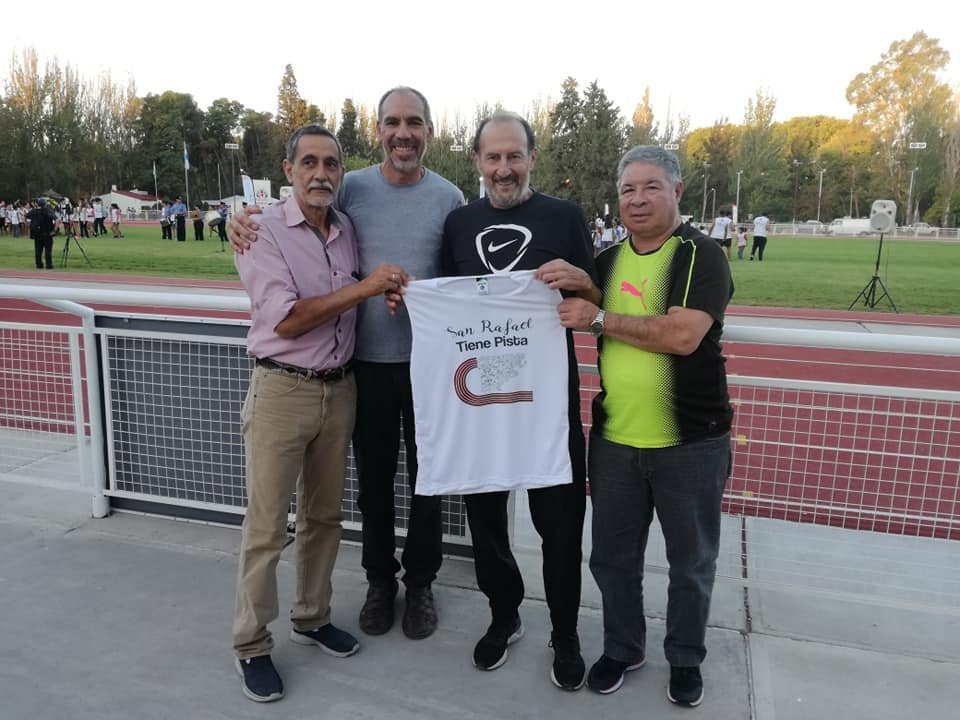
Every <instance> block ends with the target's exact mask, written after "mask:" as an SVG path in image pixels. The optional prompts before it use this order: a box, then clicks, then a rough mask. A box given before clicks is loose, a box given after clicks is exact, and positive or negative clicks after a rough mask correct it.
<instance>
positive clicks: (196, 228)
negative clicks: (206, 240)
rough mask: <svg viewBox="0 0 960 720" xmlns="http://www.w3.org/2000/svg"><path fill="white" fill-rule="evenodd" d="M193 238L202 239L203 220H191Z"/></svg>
mask: <svg viewBox="0 0 960 720" xmlns="http://www.w3.org/2000/svg"><path fill="white" fill-rule="evenodd" d="M193 239H194V240H203V220H194V221H193Z"/></svg>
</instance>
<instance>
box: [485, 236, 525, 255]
mask: <svg viewBox="0 0 960 720" xmlns="http://www.w3.org/2000/svg"><path fill="white" fill-rule="evenodd" d="M519 239H520V238H514V239H513V240H507V241H506V242H502V243H500V244H499V245H495V244H493V243H490V245H489V247H488V248H487V249H488V250H489V251H490V252H496V251H497V250H503V249H504V248H505V247H506V246H507V245H513V243H515V242H516V241H517V240H519Z"/></svg>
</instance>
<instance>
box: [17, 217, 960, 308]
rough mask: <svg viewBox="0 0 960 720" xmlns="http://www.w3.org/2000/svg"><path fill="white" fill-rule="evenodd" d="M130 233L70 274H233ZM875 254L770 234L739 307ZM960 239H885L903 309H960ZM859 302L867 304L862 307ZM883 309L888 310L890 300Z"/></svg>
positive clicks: (861, 264) (137, 231) (203, 251)
mask: <svg viewBox="0 0 960 720" xmlns="http://www.w3.org/2000/svg"><path fill="white" fill-rule="evenodd" d="M124 234H125V235H126V237H125V238H122V239H117V240H114V239H113V238H111V237H106V238H90V239H89V240H83V241H82V242H83V246H84V249H85V250H86V252H87V255H88V256H89V258H90V260H91V262H92V263H93V266H92V267H91V266H89V265H87V263H86V262H85V261H84V259H83V256H82V255H81V254H80V253H79V252H78V251H77V250H76V248H75V247H73V245H71V252H70V256H69V263H68V267H67V269H68V270H70V271H72V272H96V273H117V274H126V275H156V276H165V277H192V278H215V279H228V280H229V279H236V278H237V274H236V271H235V270H234V267H233V259H232V255H231V253H230V250H229V247H228V248H227V252H220V242H219V240H217V239H216V236H214V237H213V238H212V239H211V238H210V237H209V233H207V239H206V240H205V241H204V242H196V241H194V240H192V239H191V238H192V237H193V228H192V227H189V226H188V227H187V238H188V240H187V241H186V242H183V243H178V242H176V241H170V240H161V239H160V227H159V226H158V225H150V226H135V225H127V226H125V227H124ZM62 252H63V237H62V236H58V237H56V238H55V239H54V262H55V265H56V266H57V270H56V271H54V272H59V271H60V270H61V268H60V259H61V255H62ZM876 256H877V240H876V239H875V238H790V237H771V238H770V241H769V243H768V245H767V252H766V259H765V260H764V262H762V263H761V262H757V261H754V262H749V261H748V260H746V259H744V260H737V258H736V253H735V252H734V258H733V262H732V267H733V277H734V282H735V284H736V288H737V290H736V294H735V295H734V299H733V302H734V303H736V304H738V305H773V306H782V307H809V308H834V309H846V308H847V307H848V306H849V305H850V303H851V302H852V301H853V298H854V297H856V296H857V293H859V292H860V290H861V289H862V288H863V286H864V285H865V284H866V283H867V282H868V281H869V280H870V278H871V276H872V275H873V269H874V263H875V260H876ZM33 267H34V264H33V242H32V241H31V240H30V239H29V238H17V239H14V238H11V237H10V236H5V237H0V274H2V271H3V269H4V268H10V269H21V270H29V269H32V268H33ZM958 271H960V243H938V242H924V241H917V240H892V241H885V242H884V245H883V256H882V258H881V263H880V277H881V278H882V279H883V281H884V283H885V284H886V285H887V288H888V289H889V291H890V294H891V295H892V296H893V298H894V300H895V301H896V303H897V306H898V308H899V309H900V311H901V312H912V313H927V314H943V315H952V314H957V313H960V291H958V288H957V285H958V281H960V272H958ZM861 307H862V306H861ZM878 309H884V310H886V309H888V307H887V306H886V304H883V305H881V306H878Z"/></svg>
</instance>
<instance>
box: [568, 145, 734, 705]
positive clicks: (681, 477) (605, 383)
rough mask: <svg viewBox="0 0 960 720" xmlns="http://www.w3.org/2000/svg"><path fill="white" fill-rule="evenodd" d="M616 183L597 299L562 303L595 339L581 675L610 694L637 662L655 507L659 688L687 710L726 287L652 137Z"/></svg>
mask: <svg viewBox="0 0 960 720" xmlns="http://www.w3.org/2000/svg"><path fill="white" fill-rule="evenodd" d="M617 187H618V192H619V198H620V217H621V218H622V219H623V222H624V224H625V225H626V227H627V229H628V230H629V231H630V233H631V236H630V238H629V240H628V242H624V243H621V244H620V245H616V246H614V247H612V248H610V249H608V250H606V251H604V252H602V253H601V254H600V256H599V257H598V258H597V266H598V270H599V274H600V286H601V288H602V289H603V302H602V303H600V304H596V303H591V302H588V301H586V300H582V299H580V298H569V299H565V300H564V301H563V302H562V303H561V304H560V321H561V323H562V324H563V326H564V327H567V328H574V329H578V330H587V329H589V330H590V331H591V332H592V333H593V334H594V335H595V336H596V337H597V338H598V345H599V349H600V365H599V367H600V381H601V385H602V390H601V393H600V394H599V395H598V396H597V398H596V400H595V401H594V406H593V427H592V429H591V432H590V499H591V502H592V505H593V551H592V553H591V556H590V569H591V571H592V572H593V576H594V578H595V579H596V581H597V585H598V586H599V587H600V593H601V595H602V596H603V630H604V633H603V656H602V657H601V658H600V659H599V660H598V661H597V662H596V663H595V664H594V665H593V667H591V668H590V674H589V675H588V677H587V684H588V686H589V687H590V688H591V689H592V690H595V691H597V692H599V693H611V692H614V691H615V690H617V689H618V688H619V687H620V686H621V685H622V684H623V679H624V676H625V674H626V673H627V672H628V671H630V670H636V669H637V668H639V667H641V666H642V665H643V664H644V662H645V660H646V657H645V652H646V648H645V643H646V623H645V620H644V616H643V587H642V583H643V562H644V558H643V556H644V549H645V547H646V542H647V534H648V532H649V529H650V522H651V520H652V519H653V514H654V512H656V514H657V517H658V519H659V521H660V526H661V528H662V530H663V535H664V540H665V543H666V551H667V559H668V562H669V564H670V584H669V586H668V590H667V596H668V600H667V634H666V637H665V638H664V642H663V646H664V654H665V655H666V657H667V661H668V662H669V663H670V683H669V685H668V689H667V697H668V698H669V699H670V701H671V702H673V703H677V704H680V705H688V706H695V705H699V704H700V702H701V701H702V700H703V680H702V678H701V675H700V664H701V663H702V662H703V659H704V657H705V655H706V652H707V651H706V647H705V646H704V639H705V635H706V626H707V617H708V614H709V610H710V598H711V595H712V592H713V582H714V577H715V575H716V562H717V555H718V552H719V543H720V503H721V500H722V498H723V490H724V487H725V485H726V481H727V477H728V476H729V474H730V464H731V453H730V421H731V418H732V415H733V412H732V410H731V408H730V400H729V397H728V395H727V381H726V372H725V369H724V358H723V355H722V353H721V348H720V336H721V333H722V330H723V315H724V312H725V310H726V307H727V303H728V302H729V300H730V297H731V295H732V294H733V283H732V281H731V278H730V266H729V263H728V262H727V260H726V258H724V256H723V250H722V249H721V248H720V246H719V245H717V244H716V243H715V242H713V241H712V240H710V239H708V238H706V237H704V235H703V234H702V233H700V232H698V231H696V230H694V229H693V228H692V227H690V226H689V225H684V224H682V223H681V220H680V215H679V211H678V203H679V201H680V197H681V195H682V193H683V183H682V182H681V181H680V166H679V164H678V163H677V159H676V158H675V157H674V156H673V155H671V154H670V153H668V152H666V151H665V150H663V149H661V148H659V147H656V146H638V147H635V148H633V149H632V150H629V151H628V152H627V153H626V154H625V155H624V156H623V158H622V159H621V160H620V165H619V168H618V172H617Z"/></svg>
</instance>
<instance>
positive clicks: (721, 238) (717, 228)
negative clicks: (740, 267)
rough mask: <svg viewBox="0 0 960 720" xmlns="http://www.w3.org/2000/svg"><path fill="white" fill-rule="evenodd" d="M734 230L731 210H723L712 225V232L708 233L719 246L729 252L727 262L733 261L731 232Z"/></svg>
mask: <svg viewBox="0 0 960 720" xmlns="http://www.w3.org/2000/svg"><path fill="white" fill-rule="evenodd" d="M732 229H733V218H731V217H730V211H729V210H721V211H720V215H719V216H718V217H715V218H714V219H713V222H712V223H711V224H710V230H709V231H708V232H707V235H709V236H710V237H711V238H713V239H714V240H716V241H717V244H718V245H720V247H722V248H726V250H727V260H731V259H733V258H732V253H731V249H730V248H731V245H732V244H733V238H732V237H731V234H730V233H731V230H732Z"/></svg>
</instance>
